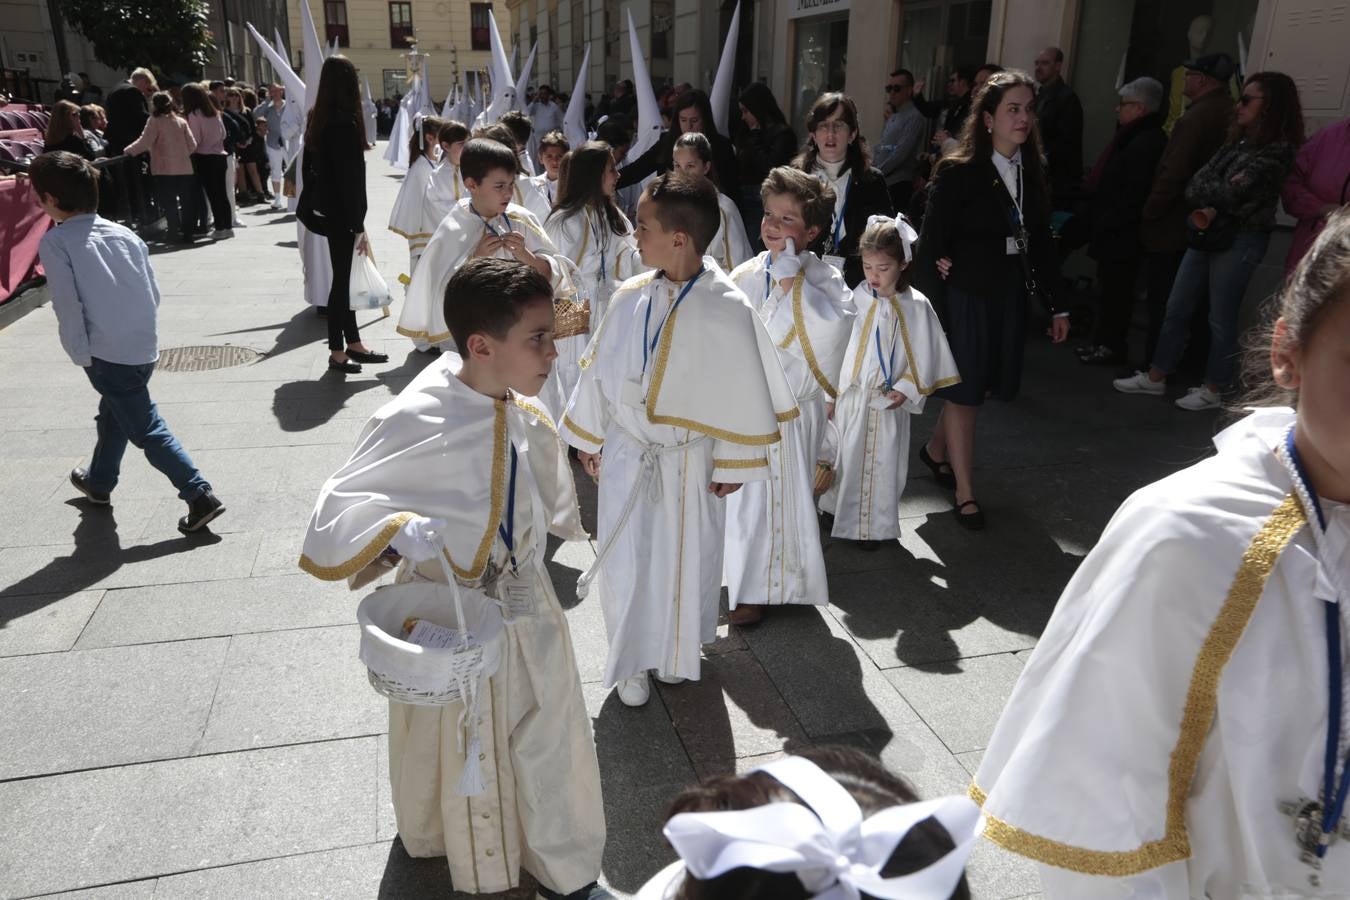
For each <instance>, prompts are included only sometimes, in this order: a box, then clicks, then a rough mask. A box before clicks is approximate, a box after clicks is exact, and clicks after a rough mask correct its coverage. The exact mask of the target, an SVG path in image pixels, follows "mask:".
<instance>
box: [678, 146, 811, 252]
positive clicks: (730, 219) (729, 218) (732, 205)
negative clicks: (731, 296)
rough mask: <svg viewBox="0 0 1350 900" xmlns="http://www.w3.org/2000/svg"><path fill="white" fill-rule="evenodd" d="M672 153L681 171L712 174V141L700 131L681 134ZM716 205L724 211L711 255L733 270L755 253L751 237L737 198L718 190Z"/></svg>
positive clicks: (714, 236)
mask: <svg viewBox="0 0 1350 900" xmlns="http://www.w3.org/2000/svg"><path fill="white" fill-rule="evenodd" d="M673 156H674V160H673V161H674V163H675V168H677V169H679V170H680V171H681V172H687V173H689V174H690V175H702V176H703V177H705V178H711V177H712V175H711V172H712V167H713V152H712V144H711V143H709V141H708V138H707V137H706V136H704V135H702V134H699V133H698V132H697V131H691V132H689V133H687V134H682V135H680V137H679V139H678V140H677V141H675V149H674V151H673ZM713 183H714V184H716V182H713ZM717 208H718V210H719V212H720V213H721V224H719V225H718V227H717V234H715V235H713V239H712V243H711V244H709V245H708V255H709V256H711V257H712V258H713V259H715V260H717V264H718V265H719V266H721V267H722V271H724V272H730V271H731V270H732V269H734V268H736V267H737V266H739V265H740V264H741V263H743V262H745V261H746V260H747V259H749V258H750V257H751V256H753V255H754V253H753V252H752V251H751V249H750V239H749V238H748V237H747V236H746V234H745V223H744V222H742V221H741V211H740V210H739V209H737V208H736V202H735V201H734V200H732V199H731V198H730V197H728V196H727V195H726V194H724V193H722V192H721V191H718V192H717ZM803 246H805V245H803Z"/></svg>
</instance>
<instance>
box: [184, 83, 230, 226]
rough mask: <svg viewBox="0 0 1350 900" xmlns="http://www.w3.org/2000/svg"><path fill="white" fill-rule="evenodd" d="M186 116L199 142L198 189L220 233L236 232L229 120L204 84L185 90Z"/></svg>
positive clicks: (195, 171)
mask: <svg viewBox="0 0 1350 900" xmlns="http://www.w3.org/2000/svg"><path fill="white" fill-rule="evenodd" d="M182 98H183V117H184V118H186V119H187V123H188V130H189V131H191V132H192V137H193V139H194V140H195V141H196V142H197V149H195V150H193V151H192V172H193V174H194V175H195V176H196V178H197V187H198V190H199V191H201V192H203V193H205V194H206V200H207V203H209V204H210V206H211V216H212V218H213V219H214V220H215V225H216V234H217V235H219V236H221V237H227V236H229V235H232V234H233V233H234V232H233V230H232V229H233V223H232V221H231V215H230V198H229V196H228V195H227V194H226V193H225V168H226V162H225V133H226V132H225V122H224V120H222V119H221V117H220V110H218V109H216V106H215V104H214V103H212V102H211V95H210V94H208V93H207V92H206V88H204V87H202V86H201V85H200V84H185V85H183V90H182Z"/></svg>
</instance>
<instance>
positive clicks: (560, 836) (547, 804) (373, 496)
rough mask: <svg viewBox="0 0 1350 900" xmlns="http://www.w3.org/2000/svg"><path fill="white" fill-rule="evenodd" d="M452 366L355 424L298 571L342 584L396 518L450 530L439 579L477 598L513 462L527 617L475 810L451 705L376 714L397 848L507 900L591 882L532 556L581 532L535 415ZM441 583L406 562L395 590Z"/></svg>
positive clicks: (513, 646) (580, 798) (598, 834)
mask: <svg viewBox="0 0 1350 900" xmlns="http://www.w3.org/2000/svg"><path fill="white" fill-rule="evenodd" d="M459 364H460V361H459V357H458V356H456V355H454V354H451V353H447V354H445V355H443V356H442V357H441V358H440V359H438V360H436V361H434V362H432V363H431V364H430V365H428V366H427V367H426V368H425V369H424V370H423V371H422V372H421V373H420V374H419V375H418V376H417V377H416V378H415V379H414V380H413V382H412V384H410V385H409V386H408V387H407V388H406V389H405V390H404V391H403V392H402V393H401V394H399V396H398V397H396V398H395V399H394V400H392V401H390V402H389V403H387V404H385V406H384V407H382V408H381V409H380V410H379V412H377V413H376V414H375V417H374V418H373V419H371V421H370V422H369V423H368V424H367V426H366V428H365V430H364V432H363V433H362V435H361V438H360V440H359V441H358V442H357V447H356V450H355V452H354V453H353V454H352V456H351V458H350V459H349V460H348V461H347V463H346V464H345V465H344V466H343V467H342V468H341V469H340V470H338V472H337V473H336V474H334V475H333V476H332V477H331V478H329V479H328V481H327V482H325V484H324V486H323V489H322V491H321V492H320V495H319V500H318V503H317V505H316V508H315V511H314V515H313V517H312V519H311V520H310V526H309V530H308V533H307V534H306V536H305V543H304V555H303V556H302V557H301V561H300V566H301V568H302V569H304V570H305V571H307V572H309V573H310V574H312V575H316V576H317V577H320V578H324V579H330V580H332V579H339V578H344V577H349V576H351V575H355V574H356V573H357V572H359V571H360V570H361V569H362V568H364V567H365V566H366V565H367V564H368V563H369V562H370V561H371V560H373V559H374V558H375V557H376V556H377V555H378V554H379V553H380V552H381V551H382V550H383V549H384V547H385V546H386V545H387V543H388V541H389V539H390V538H392V537H393V535H394V533H395V532H396V531H397V530H398V528H399V527H401V526H402V524H403V523H404V522H405V521H406V520H407V519H408V518H409V517H410V516H412V515H423V516H431V517H435V518H441V519H445V520H446V521H447V522H448V523H449V527H448V529H447V534H446V538H447V544H448V547H449V553H450V556H451V563H452V567H453V568H454V570H455V573H456V576H457V578H458V579H460V580H462V581H463V582H465V583H466V584H476V583H477V579H478V578H479V577H480V576H481V575H482V573H483V570H484V568H485V566H486V565H487V563H488V561H489V559H491V560H492V561H493V562H494V563H495V564H496V565H498V566H504V565H506V563H507V554H506V550H505V548H504V547H503V546H502V542H501V540H500V539H499V538H498V537H497V526H498V523H500V522H501V521H502V517H503V512H504V510H505V509H506V507H507V503H506V500H507V493H508V485H509V465H510V446H514V447H515V448H516V449H517V452H518V453H519V467H518V478H517V487H516V503H515V513H516V514H515V519H514V526H515V534H516V557H517V561H518V562H519V564H520V571H521V576H522V581H523V583H525V584H526V585H527V586H529V587H530V588H531V595H532V600H533V604H534V613H533V614H532V615H526V616H517V617H516V619H515V620H514V621H513V622H512V623H511V624H509V625H508V626H507V629H506V647H505V650H504V653H503V656H502V661H501V665H500V666H499V668H498V670H497V673H496V674H495V675H493V676H492V678H491V679H490V681H489V690H488V691H487V692H486V694H485V695H484V696H481V697H480V704H481V706H480V714H481V717H482V718H481V726H480V728H479V731H478V733H479V738H480V740H481V743H482V747H481V750H480V752H481V754H482V755H481V756H480V758H479V769H480V771H481V773H482V776H483V780H484V783H485V785H486V788H485V790H484V791H483V792H482V793H481V794H478V795H477V796H474V797H464V796H460V794H459V793H458V791H457V790H456V785H457V784H458V782H459V778H460V775H461V772H462V770H463V767H464V764H465V753H466V747H467V746H469V745H467V744H465V743H463V742H462V741H461V740H460V738H461V734H462V731H461V728H460V724H461V723H460V721H459V719H460V715H461V713H462V711H463V707H462V706H461V705H460V704H458V703H454V704H450V705H448V706H441V707H423V706H409V705H406V704H402V703H392V702H391V703H390V704H389V780H390V788H391V796H392V799H393V805H394V814H395V817H396V819H397V823H398V832H399V837H400V838H401V840H402V842H403V845H404V847H405V848H406V850H407V851H408V853H409V854H410V855H412V856H416V857H434V856H445V857H447V861H448V864H449V868H450V877H451V879H452V881H453V883H454V885H455V887H456V888H458V889H460V890H463V891H467V892H473V893H480V892H481V893H495V892H498V891H505V890H507V889H509V888H513V887H516V886H518V885H519V883H520V870H521V868H522V867H523V868H524V869H526V870H527V871H529V872H530V873H531V874H532V875H534V876H535V877H536V878H537V879H538V880H539V881H540V882H542V883H544V884H545V885H547V886H549V887H551V888H552V889H554V890H557V891H559V892H563V893H566V892H570V891H574V890H577V889H578V888H580V887H582V886H584V885H585V884H587V883H589V882H590V881H592V880H594V879H595V877H596V875H597V874H598V873H599V871H600V858H601V853H602V851H603V849H604V843H605V824H604V806H603V803H602V801H601V795H600V770H599V766H598V764H597V762H596V756H595V745H594V739H593V737H592V734H591V727H590V717H589V716H588V714H587V712H586V707H585V702H584V699H583V696H582V693H581V683H580V678H579V677H578V675H577V667H576V659H575V657H574V654H573V648H572V642H571V638H570V635H569V633H568V629H567V622H566V619H565V618H564V616H563V612H562V608H561V606H560V605H559V604H558V599H557V597H556V595H555V594H554V592H553V588H552V584H551V581H550V578H549V576H548V573H547V571H546V570H545V568H544V558H543V555H544V552H545V547H546V543H545V538H546V533H547V532H551V533H554V534H557V535H559V536H561V537H564V538H567V539H572V540H577V539H585V537H586V533H585V532H584V531H583V530H582V529H581V524H580V515H579V512H578V510H577V506H576V494H575V488H574V486H573V484H572V480H571V471H570V468H569V465H568V462H567V458H566V456H565V454H564V453H563V448H562V445H561V444H560V443H559V441H558V439H557V435H556V432H555V431H554V430H553V424H552V423H551V422H550V421H549V419H548V416H547V415H546V414H545V413H543V412H542V411H541V410H540V409H539V408H538V406H537V404H535V403H533V402H532V401H530V400H528V399H516V400H514V401H501V400H493V399H492V398H490V397H485V396H483V395H482V394H478V393H476V392H475V391H473V390H471V389H469V388H468V387H467V386H466V385H464V384H463V383H462V382H461V381H460V380H459V379H458V378H457V377H456V375H455V373H456V372H457V371H458V369H459ZM508 441H509V442H510V446H509V445H508ZM442 572H443V570H442V569H441V567H440V566H439V565H438V564H436V563H435V562H431V563H425V564H423V565H422V566H420V567H419V568H418V569H417V570H416V574H414V572H413V570H412V569H411V568H410V567H409V566H408V565H407V564H406V563H405V564H404V566H403V567H402V568H401V569H400V573H399V575H400V580H404V581H406V580H411V579H413V578H416V577H423V578H430V579H433V580H441V581H443V580H444V575H443V574H442ZM353 649H355V648H354V647H353Z"/></svg>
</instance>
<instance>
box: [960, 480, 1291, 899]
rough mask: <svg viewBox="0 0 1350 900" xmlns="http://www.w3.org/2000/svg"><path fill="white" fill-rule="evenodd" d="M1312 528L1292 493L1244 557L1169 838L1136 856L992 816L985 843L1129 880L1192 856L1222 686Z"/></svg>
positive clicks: (1203, 654) (1178, 753)
mask: <svg viewBox="0 0 1350 900" xmlns="http://www.w3.org/2000/svg"><path fill="white" fill-rule="evenodd" d="M1305 524H1307V518H1306V517H1305V515H1304V511H1303V508H1302V506H1300V505H1299V503H1298V501H1297V499H1295V497H1294V496H1293V495H1292V494H1290V495H1288V496H1286V497H1285V498H1284V501H1283V502H1282V503H1281V504H1280V505H1279V506H1277V507H1276V508H1275V509H1274V511H1272V512H1271V514H1270V517H1269V518H1268V519H1267V520H1266V522H1265V524H1264V525H1263V526H1262V527H1261V529H1260V531H1258V532H1257V533H1256V536H1255V537H1254V538H1252V540H1251V543H1250V544H1248V545H1247V549H1246V551H1245V552H1244V553H1243V554H1242V563H1241V565H1239V566H1238V570H1237V574H1236V575H1235V576H1234V577H1233V583H1232V585H1231V586H1230V587H1229V588H1228V595H1227V597H1226V598H1225V599H1224V602H1223V606H1222V607H1221V608H1220V609H1219V614H1218V616H1216V617H1215V619H1214V624H1213V625H1211V626H1210V629H1209V634H1208V635H1206V637H1205V640H1204V643H1203V644H1201V646H1200V652H1199V654H1198V655H1197V656H1196V659H1195V666H1194V668H1193V669H1192V671H1191V682H1190V687H1189V689H1188V690H1187V691H1186V705H1185V707H1184V712H1183V713H1182V719H1181V732H1180V734H1179V735H1178V736H1177V742H1176V745H1175V746H1174V747H1173V748H1172V757H1171V763H1170V765H1169V766H1168V769H1167V819H1166V826H1165V828H1164V832H1163V836H1162V837H1161V838H1159V839H1158V840H1156V841H1149V842H1147V843H1145V844H1143V845H1141V846H1139V847H1138V848H1137V849H1134V850H1089V849H1086V848H1084V847H1075V846H1072V845H1070V844H1064V843H1061V842H1059V841H1055V840H1051V839H1050V838H1046V837H1041V836H1040V835H1037V834H1032V833H1031V832H1028V831H1024V830H1022V829H1021V828H1018V827H1017V826H1016V825H1013V824H1011V823H1009V822H1005V821H1003V820H1002V819H999V818H997V817H995V816H992V815H990V814H989V813H988V812H987V811H986V812H985V822H986V824H985V829H984V836H985V837H986V838H988V839H989V840H991V841H993V842H994V843H996V844H998V845H1000V846H1002V847H1004V848H1005V849H1008V850H1011V851H1013V852H1014V853H1017V854H1019V855H1021V856H1025V857H1027V858H1029V859H1032V860H1035V861H1037V862H1041V863H1045V864H1047V865H1052V866H1058V867H1059V868H1061V869H1068V870H1070V871H1073V872H1082V873H1084V874H1088V875H1109V876H1115V877H1124V876H1129V875H1137V874H1139V873H1140V872H1147V871H1148V870H1150V869H1156V868H1158V867H1159V866H1163V865H1166V864H1168V863H1173V862H1177V861H1179V860H1184V859H1188V858H1189V857H1190V855H1191V845H1190V839H1189V837H1188V836H1187V832H1186V798H1187V796H1188V795H1189V794H1190V790H1191V783H1192V781H1193V780H1194V779H1195V770H1196V766H1197V764H1198V762H1199V759H1200V753H1201V751H1202V750H1203V749H1204V746H1205V740H1206V738H1207V736H1208V734H1209V730H1210V726H1211V725H1212V724H1213V722H1214V716H1215V713H1216V711H1217V709H1218V703H1219V681H1220V679H1221V678H1222V677H1223V670H1224V667H1225V666H1226V665H1227V664H1228V661H1229V659H1231V658H1232V655H1233V650H1234V649H1235V648H1236V647H1237V643H1238V641H1239V640H1240V639H1241V638H1242V633H1243V631H1244V630H1245V629H1246V627H1247V623H1248V622H1249V621H1251V617H1252V613H1253V612H1254V611H1255V610H1256V604H1257V601H1259V600H1260V599H1261V594H1262V592H1263V591H1264V590H1265V584H1266V579H1267V578H1269V577H1270V573H1271V571H1272V570H1273V569H1274V568H1275V563H1276V562H1277V561H1278V560H1279V558H1280V554H1281V553H1282V552H1283V551H1284V549H1285V547H1286V546H1287V545H1288V544H1289V541H1290V540H1292V539H1293V537H1294V535H1296V534H1298V532H1299V531H1300V530H1301V529H1302V528H1303V526H1304V525H1305ZM968 793H969V795H970V798H971V799H972V800H974V801H975V802H976V803H977V804H979V805H980V806H981V807H983V806H984V804H985V800H986V799H987V795H986V793H985V791H984V790H983V789H981V788H980V786H979V785H978V784H974V783H972V784H971V786H970V788H969V790H968Z"/></svg>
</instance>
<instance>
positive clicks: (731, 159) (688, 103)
mask: <svg viewBox="0 0 1350 900" xmlns="http://www.w3.org/2000/svg"><path fill="white" fill-rule="evenodd" d="M671 121H672V122H674V123H675V127H673V128H671V129H670V130H669V131H667V132H666V133H665V134H663V135H661V138H660V139H659V140H658V141H657V142H656V143H655V144H653V145H652V147H651V148H650V149H649V150H647V152H646V153H644V154H642V155H641V156H639V157H638V158H637V159H635V160H633V161H632V162H630V163H629V164H628V165H626V166H624V167H623V168H622V169H620V170H619V185H618V186H619V187H620V188H626V187H631V186H632V185H635V184H637V183H638V182H640V181H642V179H644V178H646V177H647V176H648V175H659V174H661V173H662V172H669V171H670V170H671V168H672V167H674V165H675V161H674V152H675V142H676V141H677V140H679V137H680V135H682V134H684V133H685V132H689V131H694V132H698V133H699V134H701V135H703V136H704V137H706V138H707V139H708V143H710V144H712V151H713V167H712V172H711V173H710V174H711V175H712V176H713V181H714V182H715V183H716V184H717V187H718V189H719V190H720V191H721V192H722V193H724V194H726V195H727V196H728V197H737V196H739V195H740V191H741V188H740V178H739V177H738V175H737V171H736V148H735V147H733V146H732V145H731V139H730V138H727V137H725V136H723V135H721V134H718V132H717V125H716V120H715V119H713V114H712V104H711V103H709V102H708V95H707V94H705V93H703V92H702V91H699V90H693V91H685V92H684V93H683V94H681V95H680V96H679V98H678V99H677V100H676V101H675V110H674V112H673V114H672V115H671ZM756 189H758V187H756Z"/></svg>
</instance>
